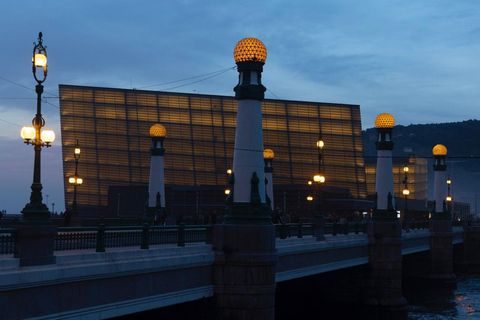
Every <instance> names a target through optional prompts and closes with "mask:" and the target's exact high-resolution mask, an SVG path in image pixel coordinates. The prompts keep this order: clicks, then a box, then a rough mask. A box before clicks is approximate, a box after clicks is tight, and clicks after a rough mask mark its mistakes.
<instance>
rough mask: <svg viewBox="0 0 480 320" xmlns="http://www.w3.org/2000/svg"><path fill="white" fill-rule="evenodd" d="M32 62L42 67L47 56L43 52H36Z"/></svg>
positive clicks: (45, 62) (45, 63)
mask: <svg viewBox="0 0 480 320" xmlns="http://www.w3.org/2000/svg"><path fill="white" fill-rule="evenodd" d="M33 62H34V63H35V67H37V68H43V67H45V66H46V65H47V57H46V56H45V55H44V54H41V53H36V54H35V60H34V61H33Z"/></svg>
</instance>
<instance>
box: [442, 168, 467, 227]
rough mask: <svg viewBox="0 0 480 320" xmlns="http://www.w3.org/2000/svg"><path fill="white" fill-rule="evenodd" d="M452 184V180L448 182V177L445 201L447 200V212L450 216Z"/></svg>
mask: <svg viewBox="0 0 480 320" xmlns="http://www.w3.org/2000/svg"><path fill="white" fill-rule="evenodd" d="M451 184H452V180H450V176H448V178H447V197H446V198H445V200H447V211H448V212H449V213H450V214H451V213H452V209H453V208H452V207H451V205H452V197H451V196H450V185H451ZM462 218H463V217H462Z"/></svg>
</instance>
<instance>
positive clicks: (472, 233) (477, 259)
mask: <svg viewBox="0 0 480 320" xmlns="http://www.w3.org/2000/svg"><path fill="white" fill-rule="evenodd" d="M464 230H465V233H464V238H463V249H464V252H463V253H464V254H463V263H462V266H461V267H462V269H463V271H465V272H468V273H477V274H479V273H480V254H478V253H479V252H480V227H478V226H470V227H464Z"/></svg>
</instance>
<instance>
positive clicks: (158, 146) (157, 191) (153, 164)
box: [147, 123, 167, 216]
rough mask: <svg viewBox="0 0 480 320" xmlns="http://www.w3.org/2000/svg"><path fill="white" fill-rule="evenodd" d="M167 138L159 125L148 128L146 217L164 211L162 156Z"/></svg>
mask: <svg viewBox="0 0 480 320" xmlns="http://www.w3.org/2000/svg"><path fill="white" fill-rule="evenodd" d="M166 136H167V130H166V129H165V127H164V126H162V125H161V124H158V123H157V124H154V125H153V126H152V127H151V128H150V137H151V138H152V147H151V148H150V155H151V161H150V180H149V184H148V209H147V215H150V216H153V215H155V214H156V213H158V212H160V211H161V210H165V174H164V169H163V168H164V167H163V156H164V155H165V149H164V147H163V141H164V140H165V137H166Z"/></svg>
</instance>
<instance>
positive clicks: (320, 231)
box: [313, 138, 325, 240]
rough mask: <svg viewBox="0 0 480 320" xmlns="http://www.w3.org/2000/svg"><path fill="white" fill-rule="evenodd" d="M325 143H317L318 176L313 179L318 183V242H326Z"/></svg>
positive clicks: (316, 228)
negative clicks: (323, 190)
mask: <svg viewBox="0 0 480 320" xmlns="http://www.w3.org/2000/svg"><path fill="white" fill-rule="evenodd" d="M324 145H325V143H324V142H323V140H322V138H320V139H318V141H317V149H318V174H316V175H315V176H314V177H313V181H315V182H316V183H317V196H316V198H317V199H316V210H315V217H314V219H315V237H316V238H317V240H325V230H324V228H325V220H324V218H323V213H322V198H323V194H322V184H323V183H325V176H324V175H323V174H322V172H323V147H324Z"/></svg>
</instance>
